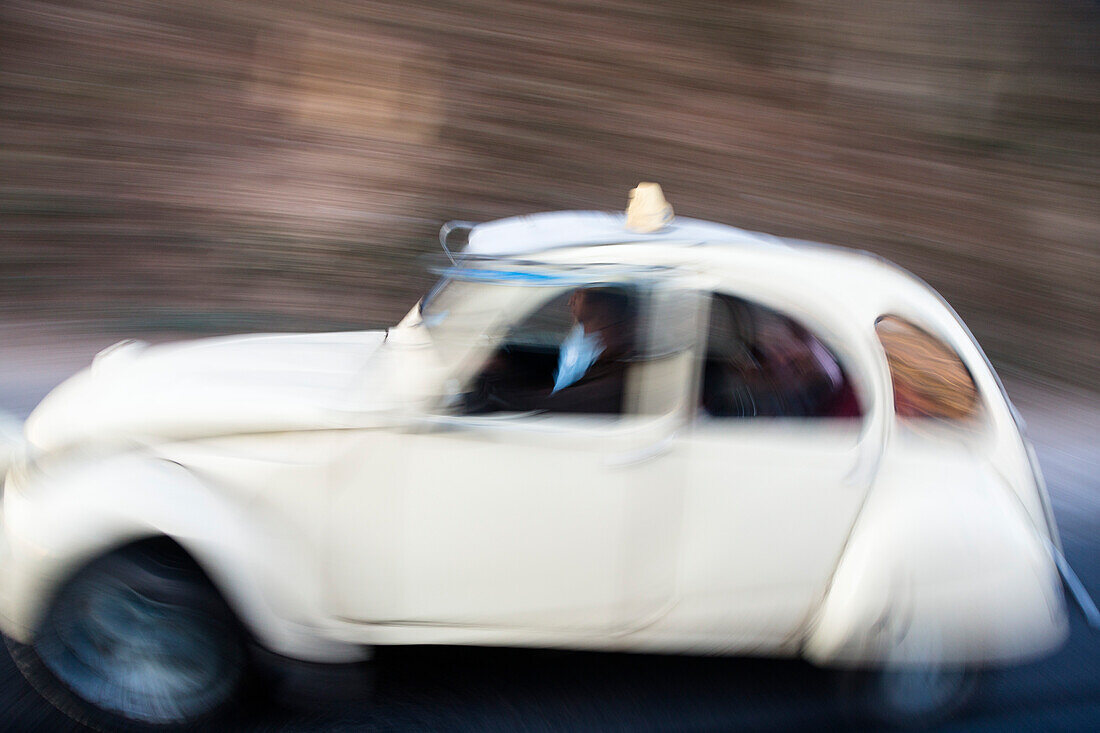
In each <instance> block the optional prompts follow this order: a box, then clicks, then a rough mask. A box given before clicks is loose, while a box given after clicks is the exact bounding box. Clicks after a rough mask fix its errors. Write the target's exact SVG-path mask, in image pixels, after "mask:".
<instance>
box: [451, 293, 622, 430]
mask: <svg viewBox="0 0 1100 733" xmlns="http://www.w3.org/2000/svg"><path fill="white" fill-rule="evenodd" d="M637 301H638V298H637V295H636V293H635V292H634V291H633V290H632V289H629V288H624V287H610V286H592V287H581V288H576V289H575V290H571V291H569V292H566V293H563V294H562V295H560V296H558V297H556V298H554V299H552V300H550V301H549V302H547V303H546V304H545V305H543V306H542V307H541V308H539V309H538V310H537V311H535V312H534V313H533V314H531V315H530V316H528V317H527V318H525V319H524V320H523V321H521V322H520V323H518V324H516V325H515V326H513V327H512V328H511V329H510V330H509V332H508V333H507V335H506V336H505V337H504V339H503V342H502V344H501V346H500V347H499V348H498V349H497V350H496V352H495V353H494V354H493V356H492V357H491V358H490V359H489V361H488V363H487V364H486V366H485V367H484V368H483V369H482V371H481V373H480V374H479V375H478V376H477V378H476V379H475V380H474V381H473V384H472V385H471V387H470V390H469V391H468V392H467V394H466V395H465V397H464V405H463V409H462V412H463V413H464V414H468V415H473V414H487V413H493V412H530V411H539V412H547V413H573V414H596V415H618V414H621V413H622V411H623V397H624V394H625V386H626V373H627V369H628V367H629V364H630V362H631V361H632V359H633V358H634V355H635V343H636V340H637V330H638V317H637V312H638V302H637Z"/></svg>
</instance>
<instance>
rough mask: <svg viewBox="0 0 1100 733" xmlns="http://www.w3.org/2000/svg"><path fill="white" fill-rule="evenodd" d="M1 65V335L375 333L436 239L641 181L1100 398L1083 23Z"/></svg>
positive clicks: (363, 22) (447, 23)
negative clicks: (949, 313) (788, 240)
mask: <svg viewBox="0 0 1100 733" xmlns="http://www.w3.org/2000/svg"><path fill="white" fill-rule="evenodd" d="M0 48H2V49H3V53H2V62H0V94H2V99H3V104H2V106H0V141H2V147H0V161H2V171H3V175H0V219H2V221H0V318H2V320H3V322H4V324H5V326H6V329H7V330H6V332H7V333H8V334H9V335H11V334H13V333H14V332H15V331H13V329H15V328H16V326H19V325H24V326H27V327H28V328H29V329H30V332H32V333H34V332H37V333H41V331H39V330H37V324H42V323H44V322H45V323H49V324H50V325H51V326H52V327H53V329H54V330H61V331H73V332H81V331H94V332H96V333H101V332H112V333H113V332H118V333H127V334H131V333H138V332H165V331H169V332H191V331H196V332H224V331H249V330H312V329H324V328H336V329H339V328H359V327H363V326H366V325H371V326H374V325H384V324H387V323H392V322H394V321H395V320H396V319H397V318H398V317H399V316H400V315H401V314H402V313H404V311H406V310H407V309H408V308H409V307H410V305H411V304H412V303H413V302H414V301H415V299H416V298H417V297H418V296H419V294H420V292H421V291H422V290H423V288H424V287H425V285H426V284H427V281H428V279H427V277H426V276H425V275H424V274H423V273H422V272H420V266H419V264H418V262H417V255H419V254H421V253H423V252H427V251H434V250H435V249H436V248H437V246H438V245H437V244H436V232H437V230H438V228H439V225H440V224H441V223H442V222H443V221H444V220H447V219H451V218H463V219H473V220H485V219H490V218H496V217H501V216H508V215H513V214H521V213H528V212H534V211H541V210H549V209H562V208H595V209H622V208H623V207H624V206H625V202H626V193H627V191H628V189H629V188H630V187H632V186H633V185H635V184H636V183H637V182H638V181H639V180H655V181H660V182H661V183H662V184H663V185H664V187H665V191H666V193H667V195H668V196H669V199H670V200H671V201H672V203H673V205H674V206H675V207H676V211H677V213H679V214H683V215H689V216H696V217H702V218H706V219H712V220H717V221H721V222H725V223H730V224H733V225H736V226H740V227H744V228H749V229H758V230H763V231H767V232H771V233H775V234H779V235H784V236H790V237H799V238H805V239H812V240H818V241H824V242H829V243H835V244H841V245H846V246H851V247H856V248H861V249H867V250H871V251H873V252H876V253H879V254H882V255H885V256H886V257H888V258H890V259H893V260H895V261H897V262H898V263H900V264H901V265H903V266H905V267H907V268H909V269H911V270H912V271H914V272H915V273H917V274H918V275H920V276H921V277H923V278H924V279H926V280H928V281H929V282H930V283H931V284H932V285H933V286H935V287H936V288H937V289H939V290H940V291H941V292H942V293H943V294H944V295H945V296H946V297H947V299H948V300H949V301H950V302H951V303H952V304H954V305H955V306H956V308H957V310H958V311H959V312H960V314H961V315H962V316H963V318H964V319H965V320H966V321H967V323H968V324H969V325H970V326H971V328H972V329H973V330H974V331H975V333H976V335H977V336H978V338H979V340H980V341H981V343H982V344H983V345H984V346H985V347H986V349H987V351H989V352H990V355H991V357H992V358H993V360H994V362H995V363H996V364H997V365H998V366H999V367H1001V368H1007V369H1009V370H1014V369H1022V370H1025V371H1027V372H1031V373H1037V374H1040V375H1044V376H1046V377H1051V378H1054V379H1057V380H1059V381H1065V382H1070V383H1072V384H1076V385H1078V386H1084V387H1100V349H1098V348H1097V342H1098V337H1100V307H1098V294H1100V250H1098V246H1097V241H1098V237H1100V200H1098V199H1100V197H1098V195H1097V194H1098V191H1100V175H1098V174H1100V123H1098V120H1100V5H1098V4H1097V3H1095V2H1089V1H1087V0H933V1H931V2H921V3H912V2H905V1H902V0H842V1H837V2H831V3H819V2H812V1H810V0H748V1H746V2H727V1H726V0H708V1H703V0H677V1H676V2H666V3H653V2H647V1H644V0H636V1H635V0H609V1H607V2H600V3H580V2H570V1H566V0H561V1H557V0H539V1H538V2H525V1H510V2H505V1H504V0H469V1H467V2H462V3H451V2H442V1H439V0H428V1H417V0H400V1H399V2H373V1H372V2H346V1H344V0H313V1H312V2H309V3H300V2H281V1H279V0H264V2H252V1H248V0H246V1H243V2H242V1H240V0H196V1H194V2H189V3H162V2H155V1H154V0H127V1H125V2H114V3H104V2H94V1H90V0H87V1H86V0H76V1H69V0H66V1H64V2H50V1H27V0H8V1H7V2H5V3H3V5H2V6H0ZM12 338H14V336H12Z"/></svg>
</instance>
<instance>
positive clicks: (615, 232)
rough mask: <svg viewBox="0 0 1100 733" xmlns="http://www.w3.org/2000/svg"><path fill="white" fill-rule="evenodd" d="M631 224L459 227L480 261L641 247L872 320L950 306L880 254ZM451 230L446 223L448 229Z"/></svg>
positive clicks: (689, 223)
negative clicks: (743, 274)
mask: <svg viewBox="0 0 1100 733" xmlns="http://www.w3.org/2000/svg"><path fill="white" fill-rule="evenodd" d="M626 219H627V217H626V215H625V214H623V213H619V212H604V211H553V212H546V213H540V214H530V215H526V216H515V217H509V218H506V219H498V220H495V221H489V222H485V223H483V224H459V226H464V227H467V228H469V238H468V244H467V246H466V248H465V250H464V255H465V256H468V257H471V258H474V259H478V258H481V259H486V260H493V259H497V258H499V259H501V260H509V259H511V260H517V259H525V258H533V259H538V257H536V255H538V254H539V253H547V254H548V255H549V254H550V253H551V252H553V253H555V254H556V256H554V257H553V259H554V260H556V261H559V262H562V261H564V260H562V259H560V258H561V257H564V258H565V260H575V261H577V262H578V263H580V262H583V261H587V260H590V259H591V257H590V256H586V254H585V253H592V252H593V250H594V248H598V249H599V250H600V251H607V249H610V250H615V255H612V259H613V260H614V259H617V258H618V257H619V256H624V257H625V258H626V259H634V258H633V257H631V256H630V255H628V254H627V252H626V251H624V250H623V249H621V247H623V246H625V247H627V248H628V249H629V250H634V251H640V250H636V249H635V248H636V247H638V246H640V247H641V249H642V250H644V251H646V252H649V253H651V255H652V254H654V253H655V251H663V252H665V254H666V255H667V256H671V257H672V258H673V259H676V260H679V261H680V262H681V263H683V262H685V261H698V262H700V263H701V264H704V266H705V267H706V268H707V269H708V271H709V272H712V273H713V274H715V275H717V276H719V277H721V278H722V279H723V280H724V279H725V277H723V275H725V276H729V275H732V274H734V273H737V272H738V271H742V270H744V269H745V268H746V267H748V266H750V265H751V266H752V269H753V270H754V271H756V272H760V271H761V270H760V267H762V266H763V267H764V268H765V271H770V272H773V273H775V274H776V275H779V274H782V276H783V278H784V279H787V280H789V281H791V282H795V281H798V282H801V283H803V284H812V286H813V287H814V289H815V290H817V291H819V292H820V293H821V294H822V295H823V296H825V297H827V298H828V299H829V300H830V301H832V302H834V303H846V304H847V305H849V306H850V307H852V308H854V309H856V310H858V311H861V312H863V313H864V314H865V315H867V316H868V317H877V314H881V313H885V312H887V311H888V310H890V309H891V308H892V307H893V306H894V305H898V306H900V305H901V304H902V302H904V301H908V302H910V303H914V304H915V303H921V304H923V306H922V310H927V309H929V308H931V309H932V310H941V305H946V302H945V301H943V299H942V298H941V297H940V296H939V294H938V293H936V292H935V291H934V290H933V289H931V288H930V287H929V286H928V284H927V283H925V282H923V281H922V280H920V278H917V277H916V276H914V275H913V274H912V273H910V272H908V271H906V270H904V269H903V268H901V267H898V266H897V265H895V264H894V263H892V262H889V261H888V260H886V259H884V258H882V257H880V256H878V255H876V254H873V253H869V252H865V251H861V250H857V249H852V248H848V247H842V246H836V245H828V244H821V243H818V242H811V241H803V240H795V239H784V238H781V237H777V236H774V235H770V234H764V233H760V232H751V231H747V230H744V229H739V228H737V227H733V226H729V225H726V224H718V223H715V222H710V221H703V220H700V219H691V218H686V217H680V216H677V217H675V218H673V219H672V220H671V222H670V223H668V224H667V225H665V226H663V227H661V228H660V229H658V230H656V231H653V232H649V233H644V232H637V231H633V230H631V229H629V228H628V227H627V226H626ZM449 228H451V225H447V226H445V227H444V231H445V232H446V231H447V230H449ZM605 248H607V249H605ZM569 253H573V254H572V255H570V254H569ZM643 260H644V261H645V263H646V264H656V263H657V262H659V261H661V260H666V258H665V257H654V256H650V255H647V256H645V257H643ZM948 310H950V308H948ZM951 314H952V316H953V317H954V314H953V311H952V312H951Z"/></svg>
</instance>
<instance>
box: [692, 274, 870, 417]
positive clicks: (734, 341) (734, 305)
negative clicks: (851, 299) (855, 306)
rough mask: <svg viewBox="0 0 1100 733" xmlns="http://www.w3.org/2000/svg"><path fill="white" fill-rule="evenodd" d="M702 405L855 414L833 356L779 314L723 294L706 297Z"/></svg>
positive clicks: (852, 395) (717, 410)
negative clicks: (707, 317) (707, 321)
mask: <svg viewBox="0 0 1100 733" xmlns="http://www.w3.org/2000/svg"><path fill="white" fill-rule="evenodd" d="M702 408H703V410H704V411H705V412H706V414H708V415H710V416H712V417H718V418H750V417H794V418H824V417H846V418H852V417H859V416H860V415H861V410H860V405H859V400H858V399H857V397H856V392H855V390H854V389H853V388H852V385H851V382H850V380H849V379H848V375H847V374H846V373H845V371H844V368H843V367H842V366H841V364H840V361H839V360H838V359H837V358H836V356H835V355H834V354H833V353H832V352H831V351H830V350H829V348H828V347H827V346H825V344H824V343H823V342H822V341H821V340H820V339H818V338H817V337H816V336H814V335H813V333H811V332H810V331H809V330H808V329H806V328H805V327H804V326H802V325H801V324H799V323H797V322H796V321H794V320H792V319H791V318H788V317H787V316H785V315H783V314H781V313H779V312H777V311H775V310H772V309H771V308H766V307H764V306H762V305H759V304H756V303H751V302H749V301H746V300H743V299H741V298H736V297H733V296H730V295H725V294H715V295H713V296H712V298H711V306H710V326H709V329H708V334H707V349H706V355H705V365H704V370H703V388H702Z"/></svg>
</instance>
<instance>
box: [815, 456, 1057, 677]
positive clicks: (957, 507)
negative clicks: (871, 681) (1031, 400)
mask: <svg viewBox="0 0 1100 733" xmlns="http://www.w3.org/2000/svg"><path fill="white" fill-rule="evenodd" d="M1067 635H1068V621H1067V618H1066V611H1065V601H1064V597H1063V595H1062V591H1061V585H1060V583H1059V580H1058V572H1057V569H1056V567H1055V564H1054V562H1053V559H1052V557H1051V555H1050V552H1049V550H1048V548H1047V543H1046V541H1045V539H1044V537H1043V536H1042V535H1041V534H1040V533H1039V532H1038V531H1037V530H1036V528H1035V526H1034V524H1033V522H1032V521H1031V519H1030V517H1029V515H1028V514H1027V513H1026V512H1025V511H1024V509H1023V508H1022V507H1021V506H1020V504H1019V502H1018V501H1017V500H1016V499H1015V494H1014V493H1013V491H1012V489H1011V487H1010V486H1008V485H1006V484H1005V483H1004V481H1003V480H1002V479H1001V478H1000V477H999V476H998V475H997V473H996V472H995V471H993V470H992V469H990V468H988V467H984V468H983V467H982V466H981V465H976V464H975V462H974V461H973V460H970V459H967V458H966V457H965V456H962V455H960V456H959V459H958V460H954V461H952V460H944V459H943V456H939V457H937V460H934V461H933V460H923V461H922V460H920V457H914V458H912V459H910V460H906V461H895V462H894V463H893V465H892V466H884V467H883V471H882V473H880V476H879V478H878V480H877V482H876V488H875V489H874V490H873V491H872V493H871V495H870V496H869V497H868V501H867V504H866V506H865V507H864V510H863V512H862V513H861V515H860V518H859V520H858V521H857V524H856V527H855V529H854V531H853V534H852V536H851V538H850V539H849V543H848V546H847V548H846V550H845V552H844V555H843V557H842V559H841V561H840V564H839V565H838V567H837V570H836V572H835V574H834V577H833V581H832V583H831V586H830V588H829V591H828V593H827V594H826V596H825V599H824V601H823V603H822V605H821V607H820V608H819V610H818V613H817V614H816V617H815V619H814V620H813V622H812V623H811V624H810V626H809V630H808V633H807V635H806V638H805V641H804V646H803V654H804V656H805V657H806V658H808V659H809V660H810V661H812V662H815V663H818V664H822V665H840V666H857V665H883V664H885V665H888V666H889V665H899V666H904V665H907V664H928V663H941V664H961V665H978V666H981V665H993V664H1008V663H1016V662H1022V661H1025V660H1028V659H1031V658H1035V657H1038V656H1041V655H1043V654H1046V653H1049V652H1051V651H1053V650H1055V649H1056V648H1057V647H1058V646H1059V645H1061V643H1062V642H1063V641H1064V640H1065V638H1066V636H1067Z"/></svg>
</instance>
